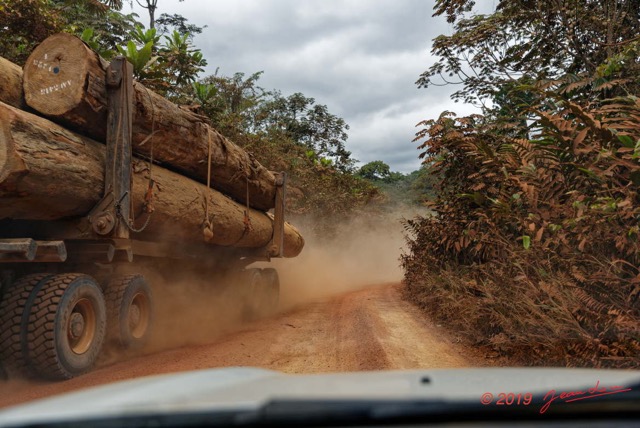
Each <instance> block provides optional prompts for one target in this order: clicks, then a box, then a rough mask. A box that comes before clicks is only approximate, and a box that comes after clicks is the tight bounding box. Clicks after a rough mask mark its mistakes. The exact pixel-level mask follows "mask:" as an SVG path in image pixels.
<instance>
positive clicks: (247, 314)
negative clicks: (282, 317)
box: [244, 268, 279, 321]
mask: <svg viewBox="0 0 640 428" xmlns="http://www.w3.org/2000/svg"><path fill="white" fill-rule="evenodd" d="M244 287H245V290H246V292H245V308H244V318H245V319H246V320H248V321H252V320H256V319H260V318H264V317H267V316H270V315H273V314H274V313H275V311H276V309H277V306H278V290H279V279H278V273H277V272H276V270H275V269H271V268H269V269H247V270H246V271H245V280H244Z"/></svg>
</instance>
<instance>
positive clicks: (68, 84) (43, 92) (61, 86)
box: [40, 79, 71, 95]
mask: <svg viewBox="0 0 640 428" xmlns="http://www.w3.org/2000/svg"><path fill="white" fill-rule="evenodd" d="M67 87H71V79H69V80H66V81H64V82H62V83H56V84H55V85H51V86H49V87H47V88H40V95H49V94H51V93H53V92H57V91H60V90H61V89H65V88H67Z"/></svg>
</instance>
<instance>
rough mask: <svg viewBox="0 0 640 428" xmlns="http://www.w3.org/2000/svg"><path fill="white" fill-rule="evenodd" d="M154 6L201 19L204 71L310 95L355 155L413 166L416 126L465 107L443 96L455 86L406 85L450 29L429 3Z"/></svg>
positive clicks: (251, 1)
mask: <svg viewBox="0 0 640 428" xmlns="http://www.w3.org/2000/svg"><path fill="white" fill-rule="evenodd" d="M159 3H160V4H159V6H160V9H159V10H158V14H159V13H163V12H167V13H180V14H182V15H184V16H185V17H186V18H188V19H189V20H190V21H191V22H193V23H195V24H198V25H207V26H208V27H207V28H206V29H205V31H204V33H203V34H201V35H198V36H197V37H196V38H195V44H196V46H197V47H198V48H200V49H201V50H202V52H203V54H204V56H205V58H206V59H207V60H208V62H209V67H208V69H207V70H206V74H212V73H213V72H214V71H215V69H216V68H217V67H220V72H221V73H222V74H226V75H231V74H233V73H235V72H237V71H240V72H245V73H247V74H249V73H253V72H255V71H260V70H264V72H265V73H264V75H263V77H262V78H261V80H260V82H259V84H260V85H261V86H263V87H265V88H266V89H278V90H280V91H281V92H282V93H283V95H285V96H286V95H289V94H291V93H294V92H302V93H303V94H305V95H306V96H308V97H314V98H315V99H316V102H318V103H320V104H326V105H327V106H328V107H329V110H330V111H331V112H332V113H334V114H337V115H338V116H340V117H343V118H344V119H345V121H346V122H347V123H348V124H349V125H350V127H351V130H350V132H349V139H348V141H347V148H348V149H349V150H351V151H352V152H353V155H354V157H355V158H357V159H359V160H360V161H362V162H369V161H371V160H377V159H380V160H383V161H385V162H387V163H388V164H389V165H390V166H391V168H392V169H393V170H397V171H402V172H410V171H411V170H413V169H416V168H418V167H419V165H420V160H419V159H418V151H417V150H416V143H412V142H411V140H412V139H413V136H414V134H415V132H416V128H415V124H416V123H417V122H418V121H420V120H423V119H425V118H435V117H437V116H438V115H439V114H440V112H441V111H442V110H445V109H452V110H457V111H461V112H464V111H468V110H469V108H468V107H464V106H461V105H455V104H453V103H452V102H451V101H450V100H449V95H450V94H451V93H452V92H453V91H454V90H455V88H451V87H445V88H430V89H429V90H424V89H423V90H419V89H417V87H416V86H415V81H416V80H417V79H418V76H419V75H420V73H421V72H423V71H424V70H426V69H427V68H428V67H429V65H430V64H431V63H432V62H433V61H434V59H433V58H431V57H430V56H429V51H430V45H431V40H432V39H433V38H434V37H436V36H437V35H439V34H441V33H448V32H450V27H449V25H448V24H447V23H446V22H445V20H444V19H442V18H437V19H436V18H432V17H431V15H432V13H433V12H432V7H433V3H434V0H430V1H424V0H323V1H300V0H278V1H275V0H273V1H266V0H243V1H221V0H214V1H204V0H200V1H199V0H186V1H184V2H178V0H162V1H161V2H159ZM143 12H144V11H143ZM143 12H139V14H140V16H141V17H144V16H145V14H144V13H143ZM206 74H205V75H206Z"/></svg>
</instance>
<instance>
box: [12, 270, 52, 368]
mask: <svg viewBox="0 0 640 428" xmlns="http://www.w3.org/2000/svg"><path fill="white" fill-rule="evenodd" d="M52 276H53V275H52V274H47V273H36V274H31V275H27V276H24V277H22V278H20V279H19V280H17V281H15V282H14V283H13V284H11V285H10V286H9V288H8V289H7V290H5V292H4V296H3V299H2V301H1V302H0V361H2V364H3V366H4V369H5V370H6V372H7V374H8V375H25V374H27V373H28V369H27V359H26V356H27V338H26V336H27V333H26V331H27V324H28V323H29V313H30V312H31V306H32V304H33V299H34V298H35V295H36V294H37V293H38V291H39V290H40V288H41V287H42V286H43V285H44V283H45V282H46V280H47V279H48V278H51V277H52Z"/></svg>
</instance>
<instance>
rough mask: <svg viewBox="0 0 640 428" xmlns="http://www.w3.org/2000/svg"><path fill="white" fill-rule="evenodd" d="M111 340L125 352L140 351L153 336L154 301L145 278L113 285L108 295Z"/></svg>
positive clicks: (121, 280) (125, 279) (130, 277)
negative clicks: (138, 349) (127, 350)
mask: <svg viewBox="0 0 640 428" xmlns="http://www.w3.org/2000/svg"><path fill="white" fill-rule="evenodd" d="M105 299H106V301H107V325H108V336H109V340H110V341H113V342H115V343H117V344H118V346H121V347H123V348H125V349H137V348H140V347H141V346H142V345H143V344H144V343H145V342H146V340H147V339H149V336H150V335H151V326H152V324H153V299H152V297H151V289H150V288H149V285H148V284H147V281H146V280H145V279H144V277H143V276H142V275H127V276H124V277H122V278H119V279H117V280H115V281H113V282H111V283H110V284H109V285H108V286H107V291H106V295H105Z"/></svg>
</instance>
